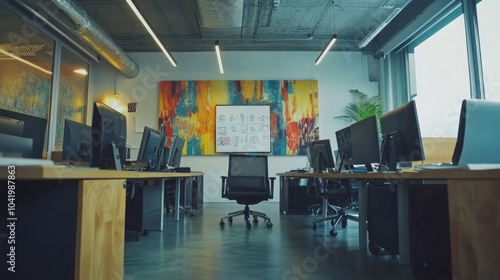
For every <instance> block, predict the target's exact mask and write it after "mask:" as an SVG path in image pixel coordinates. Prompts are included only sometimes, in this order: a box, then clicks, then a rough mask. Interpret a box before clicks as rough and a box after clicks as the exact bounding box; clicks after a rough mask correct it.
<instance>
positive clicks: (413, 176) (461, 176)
mask: <svg viewBox="0 0 500 280" xmlns="http://www.w3.org/2000/svg"><path fill="white" fill-rule="evenodd" d="M276 175H277V176H286V177H293V178H311V177H319V178H325V179H361V180H362V179H366V180H382V179H383V180H500V169H494V170H439V171H437V170H432V171H420V172H416V171H407V172H399V173H395V172H387V173H379V172H376V173H354V174H350V173H331V174H317V173H277V174H276Z"/></svg>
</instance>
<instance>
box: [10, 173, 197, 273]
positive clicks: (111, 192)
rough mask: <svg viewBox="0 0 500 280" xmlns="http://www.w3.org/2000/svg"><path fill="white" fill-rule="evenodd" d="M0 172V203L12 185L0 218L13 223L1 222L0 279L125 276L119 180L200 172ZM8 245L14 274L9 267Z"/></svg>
mask: <svg viewBox="0 0 500 280" xmlns="http://www.w3.org/2000/svg"><path fill="white" fill-rule="evenodd" d="M0 170H1V171H0V184H2V187H0V190H1V191H2V192H1V194H0V199H1V201H4V202H6V201H7V196H8V192H7V191H8V186H9V185H11V186H15V188H14V189H13V190H14V192H15V200H13V203H15V205H11V206H15V207H14V209H15V211H14V212H12V213H13V215H9V214H10V212H9V211H11V210H9V209H8V207H7V204H4V203H2V205H3V206H2V209H0V219H1V220H2V221H4V223H13V224H14V225H15V229H13V228H7V227H6V226H3V227H0V239H1V241H2V242H0V252H2V254H1V255H0V261H1V264H0V266H1V267H0V269H1V272H0V279H38V278H40V276H43V278H44V279H89V280H98V279H103V280H108V279H123V261H124V238H125V199H126V189H125V181H126V180H143V179H158V180H163V179H165V178H174V179H178V180H177V181H179V180H181V179H182V178H190V177H193V176H202V175H203V173H200V172H195V173H159V172H131V171H116V170H96V169H86V168H69V167H61V166H37V167H21V166H19V167H15V178H12V177H11V178H9V174H8V172H7V167H6V166H2V167H0ZM8 181H11V182H14V183H9V182H8ZM11 189H12V188H11ZM11 208H12V207H11ZM8 236H15V237H16V238H15V242H16V243H15V244H8V243H7V241H6V237H8ZM11 246H15V247H14V249H15V257H13V258H12V259H13V260H14V261H15V269H16V273H12V272H9V271H8V270H7V265H9V264H8V263H7V260H6V257H7V253H8V252H9V251H11V248H10V247H11ZM9 258H11V257H9Z"/></svg>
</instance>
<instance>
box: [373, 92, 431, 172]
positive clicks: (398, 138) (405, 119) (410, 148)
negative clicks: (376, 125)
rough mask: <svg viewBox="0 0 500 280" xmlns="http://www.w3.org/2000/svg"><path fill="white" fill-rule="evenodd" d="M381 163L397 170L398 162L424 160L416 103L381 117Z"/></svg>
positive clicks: (412, 102) (403, 106)
mask: <svg viewBox="0 0 500 280" xmlns="http://www.w3.org/2000/svg"><path fill="white" fill-rule="evenodd" d="M380 129H381V132H382V137H383V139H382V153H381V157H382V159H381V161H382V162H381V163H382V164H384V165H386V166H387V167H389V170H391V171H395V170H396V162H411V161H421V160H424V159H425V158H424V151H423V146H422V138H421V137H420V126H419V123H418V116H417V110H416V105H415V101H413V100H412V101H410V102H407V103H405V104H403V105H402V106H400V107H398V108H396V109H394V110H392V111H390V112H389V113H386V114H384V115H383V116H382V117H380Z"/></svg>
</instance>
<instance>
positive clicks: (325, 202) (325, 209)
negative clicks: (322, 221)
mask: <svg viewBox="0 0 500 280" xmlns="http://www.w3.org/2000/svg"><path fill="white" fill-rule="evenodd" d="M321 208H322V209H321V211H323V217H325V218H326V217H328V198H326V197H324V198H323V203H322V205H321Z"/></svg>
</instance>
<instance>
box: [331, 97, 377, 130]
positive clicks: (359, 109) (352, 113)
mask: <svg viewBox="0 0 500 280" xmlns="http://www.w3.org/2000/svg"><path fill="white" fill-rule="evenodd" d="M349 93H350V95H351V101H350V102H349V103H348V104H347V105H346V106H345V107H344V110H343V113H344V114H343V115H341V116H336V117H334V118H333V119H334V120H340V121H344V122H347V123H355V122H358V121H360V120H363V119H366V118H368V117H371V116H373V115H377V118H378V117H380V116H381V115H382V106H381V104H380V97H379V96H378V95H377V96H368V95H367V94H366V93H364V92H362V91H359V90H357V89H351V90H349Z"/></svg>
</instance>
